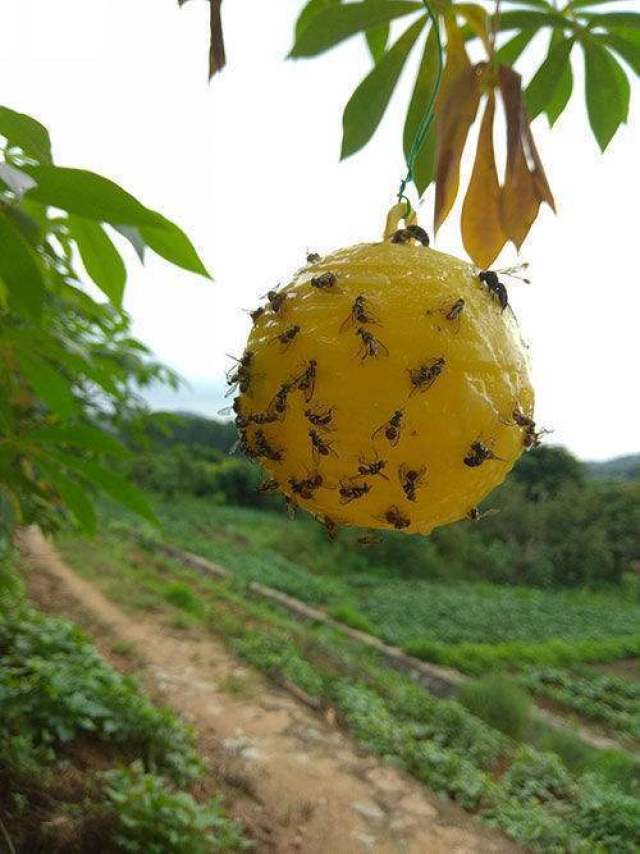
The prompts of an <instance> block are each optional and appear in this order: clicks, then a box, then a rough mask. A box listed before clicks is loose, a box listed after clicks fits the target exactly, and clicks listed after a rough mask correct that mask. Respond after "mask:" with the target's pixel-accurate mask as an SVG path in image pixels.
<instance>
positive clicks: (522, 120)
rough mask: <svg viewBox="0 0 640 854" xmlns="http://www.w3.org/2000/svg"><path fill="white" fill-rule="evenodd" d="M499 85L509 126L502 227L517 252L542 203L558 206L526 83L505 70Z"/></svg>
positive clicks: (509, 69) (500, 73) (501, 72)
mask: <svg viewBox="0 0 640 854" xmlns="http://www.w3.org/2000/svg"><path fill="white" fill-rule="evenodd" d="M499 85H500V91H501V93H502V100H503V102H504V108H505V116H506V122H507V166H506V171H505V181H504V186H503V190H502V226H503V228H504V231H505V233H506V235H507V237H508V238H509V240H511V241H513V243H514V244H515V245H516V247H517V248H520V246H521V245H522V242H523V241H524V239H525V237H526V236H527V234H528V233H529V229H530V228H531V226H532V224H533V222H534V220H535V218H536V216H537V215H538V209H539V208H540V204H541V202H543V201H544V202H547V204H548V205H549V206H550V207H551V208H552V210H555V203H554V199H553V196H552V194H551V190H550V189H549V185H548V183H547V178H546V175H545V173H544V169H543V167H542V163H541V162H540V157H539V155H538V152H537V149H536V147H535V143H534V141H533V137H532V135H531V129H530V127H529V121H528V117H527V114H526V111H525V107H524V98H523V93H522V81H521V78H520V75H519V74H517V73H516V72H515V71H514V70H513V69H512V68H507V66H504V65H503V66H501V67H500V69H499Z"/></svg>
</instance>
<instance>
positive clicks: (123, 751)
mask: <svg viewBox="0 0 640 854" xmlns="http://www.w3.org/2000/svg"><path fill="white" fill-rule="evenodd" d="M0 706H1V708H2V714H1V715H0V792H1V793H2V799H1V802H0V820H2V822H3V824H4V825H5V830H6V832H7V834H8V835H9V838H10V839H11V840H12V844H13V846H14V848H15V850H17V851H24V852H27V851H35V850H70V849H69V848H66V849H65V848H64V846H65V845H67V846H69V845H73V846H74V848H73V850H76V848H78V849H79V850H88V849H89V848H90V847H91V844H92V843H91V840H92V839H95V838H96V837H98V838H99V839H100V845H101V849H100V850H104V851H111V850H124V851H145V852H146V851H155V852H166V851H169V850H172V848H171V844H170V843H171V840H179V841H180V842H181V843H182V844H181V847H180V850H181V851H185V852H193V854H197V852H200V851H202V852H204V851H211V850H220V851H230V850H236V849H237V848H239V847H241V845H242V836H241V833H240V830H239V829H238V827H237V826H236V825H235V824H234V823H233V822H231V821H230V820H229V819H228V818H227V817H226V816H225V814H224V812H223V810H222V809H221V807H220V805H219V803H218V802H217V801H213V802H211V803H209V804H199V803H197V802H196V801H195V800H194V799H193V798H192V797H191V795H190V794H189V792H188V791H187V789H188V787H189V785H190V784H191V783H192V782H193V781H195V780H196V779H197V778H198V777H199V776H200V775H201V773H202V771H203V770H204V769H203V766H202V763H201V762H200V760H199V759H198V757H197V754H196V751H195V744H194V737H193V734H192V733H191V732H190V731H189V730H188V729H187V728H186V727H185V726H184V725H183V724H182V723H181V722H180V721H179V720H178V719H177V718H176V717H175V716H174V715H173V714H172V713H171V712H169V711H168V710H166V709H161V708H159V707H157V706H155V705H153V704H152V703H151V702H150V701H149V699H147V697H146V696H145V695H144V694H142V693H141V692H140V690H139V689H138V687H137V686H136V684H135V683H134V682H133V680H131V679H130V678H127V677H124V676H122V675H121V674H120V673H118V672H117V671H115V670H114V669H113V668H111V667H110V666H109V665H108V664H107V663H106V662H105V661H104V659H102V658H101V656H100V655H99V654H98V652H97V651H96V649H95V647H94V646H93V645H92V644H91V643H90V641H89V640H88V639H87V638H86V637H85V636H84V635H83V634H82V633H81V632H80V631H79V630H78V629H77V628H75V627H74V626H72V625H71V624H70V623H67V622H66V621H64V620H60V619H57V618H54V617H49V616H45V615H44V614H42V613H40V612H38V611H36V610H34V609H33V608H31V607H30V606H29V605H27V604H26V602H25V600H24V594H23V591H22V585H21V583H20V582H19V581H18V579H17V576H16V575H15V572H14V571H13V570H12V569H11V567H10V565H9V564H8V563H7V562H4V563H3V564H2V565H0ZM89 744H90V745H91V747H89ZM96 755H98V756H99V757H100V760H99V761H97V762H96V759H95V757H96ZM103 763H104V764H110V765H112V766H114V767H113V768H112V770H110V771H107V772H102V771H101V770H100V769H101V768H104V764H103ZM115 766H118V767H115ZM87 768H88V769H89V770H88V771H87V770H86V769H87ZM70 769H74V772H73V773H71V772H70ZM80 769H82V773H81V771H80ZM70 781H72V782H70ZM34 815H37V816H38V821H34V820H33V816H34Z"/></svg>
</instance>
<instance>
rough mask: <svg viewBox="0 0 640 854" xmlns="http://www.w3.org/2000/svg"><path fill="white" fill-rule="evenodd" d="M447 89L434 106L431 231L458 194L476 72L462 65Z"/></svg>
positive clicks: (477, 95) (476, 94)
mask: <svg viewBox="0 0 640 854" xmlns="http://www.w3.org/2000/svg"><path fill="white" fill-rule="evenodd" d="M465 56H466V54H465ZM447 89H448V91H447V93H446V98H444V99H441V100H440V103H439V107H438V159H437V164H438V165H437V173H436V201H435V211H434V231H437V230H438V229H439V228H440V226H441V225H442V223H443V222H444V221H445V219H446V218H447V215H448V214H449V211H450V210H451V208H452V207H453V204H454V202H455V200H456V196H457V195H458V185H459V183H460V159H461V157H462V152H463V151H464V146H465V143H466V141H467V136H468V135H469V129H470V128H471V125H472V124H473V121H474V119H475V117H476V113H477V112H478V105H479V103H480V84H479V80H478V74H477V72H476V69H475V68H474V67H473V66H471V65H470V64H467V66H466V67H464V65H463V67H462V69H461V70H460V71H459V72H458V73H457V74H456V76H455V79H454V80H453V82H452V83H450V84H449V86H448V87H447Z"/></svg>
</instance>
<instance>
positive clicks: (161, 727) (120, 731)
mask: <svg viewBox="0 0 640 854" xmlns="http://www.w3.org/2000/svg"><path fill="white" fill-rule="evenodd" d="M0 653H1V655H0V696H1V697H2V716H1V717H0V734H1V735H2V737H3V738H7V739H9V740H11V739H13V738H15V737H17V736H24V737H28V738H30V739H31V744H32V746H33V748H34V749H37V748H41V747H47V746H48V745H55V744H57V743H60V742H68V741H71V740H72V739H74V738H76V737H77V736H79V735H80V734H82V733H86V732H90V733H93V734H94V735H95V736H96V737H97V738H99V739H101V740H103V741H111V742H115V743H117V744H126V745H127V746H128V747H130V748H132V749H135V750H137V751H138V752H139V753H142V754H143V755H144V758H145V761H146V762H147V765H148V766H149V767H150V768H151V767H158V768H161V769H163V770H164V771H166V772H167V773H168V774H170V775H171V776H172V777H173V779H174V780H175V781H176V782H184V781H186V780H189V779H192V778H193V777H194V776H196V774H197V773H198V772H199V770H200V767H201V766H200V762H199V760H198V759H197V756H196V754H195V752H194V750H193V746H192V736H191V733H190V731H189V730H188V729H187V728H186V727H184V726H183V724H181V723H180V721H179V720H178V719H177V718H176V717H175V716H174V715H173V714H172V713H171V712H169V711H168V710H165V709H161V708H158V707H157V706H155V705H153V704H152V703H151V702H150V701H149V700H148V699H147V698H146V697H145V696H144V695H143V694H141V693H140V692H139V690H138V688H137V686H136V684H135V683H134V682H133V680H131V679H129V678H127V677H125V676H122V675H121V674H120V673H118V672H117V671H115V670H113V669H112V668H111V667H109V665H108V664H107V663H106V662H105V661H104V659H102V658H101V656H100V655H99V653H98V652H97V650H96V649H95V647H94V646H93V645H92V644H91V643H90V642H89V640H88V639H87V638H86V637H85V636H84V635H83V634H82V632H80V631H79V630H78V629H76V628H75V627H74V626H72V625H71V624H70V623H67V622H66V621H65V620H61V619H58V618H55V617H48V616H45V615H43V614H40V613H38V612H37V611H35V610H33V609H32V608H29V607H27V606H25V605H22V604H20V605H17V604H16V605H15V607H13V608H12V609H9V610H6V611H0ZM25 750H26V748H25ZM23 753H24V756H26V753H25V752H24V751H23ZM20 761H22V760H20Z"/></svg>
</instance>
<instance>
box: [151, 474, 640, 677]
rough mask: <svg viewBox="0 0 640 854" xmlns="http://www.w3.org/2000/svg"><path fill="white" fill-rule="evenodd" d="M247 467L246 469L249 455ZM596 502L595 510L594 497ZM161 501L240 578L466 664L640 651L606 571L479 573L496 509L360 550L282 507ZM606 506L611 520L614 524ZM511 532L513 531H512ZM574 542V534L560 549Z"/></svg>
mask: <svg viewBox="0 0 640 854" xmlns="http://www.w3.org/2000/svg"><path fill="white" fill-rule="evenodd" d="M241 465H243V466H245V467H246V468H248V465H247V464H246V463H241ZM634 486H635V484H634ZM575 488H576V487H575V486H571V489H572V490H573V489H575ZM592 488H596V487H592V485H590V484H589V482H586V483H585V486H584V492H586V493H588V494H589V493H590V490H591V489H592ZM600 488H602V487H601V486H598V487H597V489H600ZM607 488H609V487H607ZM611 488H612V489H614V490H615V489H618V487H611ZM511 489H512V487H510V486H509V487H507V488H506V489H505V490H504V491H503V499H502V500H504V502H505V503H506V505H507V506H505V508H504V512H505V514H506V513H507V512H508V513H510V514H511V518H512V519H513V518H515V516H516V509H515V507H516V505H515V502H514V501H513V493H512V492H511V491H509V490H511ZM515 489H516V490H517V489H519V487H515ZM626 490H627V487H622V494H623V496H624V497H623V499H622V501H623V502H627V501H628V504H625V507H626V508H627V509H626V510H625V512H628V513H630V514H631V515H630V516H629V517H628V518H632V517H633V514H635V513H637V512H638V508H637V507H636V504H635V499H634V498H633V495H632V494H631V493H627V491H626ZM256 500H258V501H262V500H264V498H263V497H260V496H258V498H257V499H256ZM563 500H564V499H563ZM566 500H567V502H568V500H569V499H568V497H567V499H566ZM589 501H594V507H595V499H593V498H589ZM555 502H556V499H554V498H550V497H549V498H546V499H543V498H538V499H536V500H525V499H524V498H523V499H522V503H521V504H520V505H519V506H520V507H521V508H522V512H523V513H526V514H531V513H534V514H535V513H538V512H541V513H544V514H545V518H549V519H551V517H552V514H551V506H553V507H556V506H557V505H556V503H555ZM154 508H155V511H156V513H157V515H158V517H159V518H160V519H161V522H162V526H163V532H164V534H163V536H164V537H165V538H167V539H169V540H171V541H173V542H174V543H176V544H178V545H182V546H183V547H184V548H186V549H188V550H190V551H195V552H197V553H199V554H202V555H203V556H205V557H209V558H210V559H212V560H214V561H218V562H220V563H222V564H223V565H224V566H226V567H228V568H229V569H231V570H232V571H233V572H234V575H235V577H236V579H237V581H238V583H239V584H247V583H249V582H251V581H259V582H261V583H263V584H268V585H270V586H272V587H275V588H277V589H279V590H282V591H283V592H286V593H289V594H290V595H293V596H295V597H297V598H299V599H302V600H303V601H305V602H308V603H310V604H314V605H322V606H323V607H324V608H326V609H327V610H328V612H329V613H330V614H332V616H334V617H335V618H336V619H338V620H342V621H343V622H345V623H346V624H348V625H351V626H353V627H354V628H359V629H362V630H367V631H369V632H371V633H373V634H376V635H378V636H379V637H381V638H383V639H384V640H386V641H388V642H390V643H392V644H397V645H399V646H401V647H403V648H404V649H405V650H407V651H408V652H410V653H412V654H413V655H417V656H418V657H422V658H425V659H427V660H432V661H436V662H439V663H442V664H448V665H451V666H454V667H456V668H458V669H461V670H463V671H465V672H469V673H474V674H475V673H482V672H485V671H487V670H493V669H502V668H505V667H508V668H521V667H523V666H526V665H528V664H533V665H539V666H556V667H557V666H561V667H564V666H568V665H572V664H575V663H578V662H581V661H607V660H614V659H616V658H622V657H625V656H633V655H637V654H638V651H639V650H640V634H639V633H638V625H639V617H640V600H638V597H637V593H634V594H632V596H631V597H630V596H629V591H628V588H627V586H625V587H621V586H619V585H615V584H611V583H606V584H604V583H603V579H602V578H599V580H598V582H597V583H596V586H595V589H592V590H589V589H584V588H583V589H566V587H565V588H561V589H553V588H550V587H549V586H548V585H547V586H545V587H544V588H542V587H537V588H532V587H530V586H526V585H524V584H523V583H521V581H520V579H519V578H517V577H514V576H512V581H513V582H518V581H520V583H511V584H504V583H500V584H499V583H496V581H493V580H492V581H486V580H483V581H477V580H472V579H473V578H474V577H475V578H477V577H478V575H479V574H480V573H481V571H482V567H483V566H487V570H488V571H487V575H488V576H489V578H494V577H495V566H491V563H490V561H491V557H492V556H493V555H498V556H499V555H501V554H502V553H503V549H504V550H507V549H509V548H510V543H509V540H506V541H505V542H504V543H501V542H499V541H495V540H493V539H491V540H490V541H489V542H488V543H487V546H486V550H485V546H484V539H483V538H484V536H485V535H484V533H483V531H482V530H481V529H482V526H483V524H484V523H485V521H486V522H487V524H489V523H493V521H494V518H495V519H498V518H499V516H496V517H490V518H489V519H487V520H482V522H481V523H480V524H478V525H471V524H461V525H459V526H454V527H451V528H448V529H444V530H443V531H441V532H436V533H435V534H434V535H433V537H431V538H430V539H428V540H421V539H418V538H406V537H403V536H402V535H388V536H385V537H384V539H383V542H382V543H381V544H380V545H379V546H375V547H371V548H368V549H363V548H361V547H358V546H357V544H356V543H355V542H354V539H355V538H354V536H353V535H352V534H350V533H349V532H344V533H343V534H341V536H340V537H339V538H338V541H337V542H336V543H335V544H333V545H332V544H330V543H329V542H328V541H327V540H326V538H325V536H324V533H323V531H322V530H321V528H320V527H319V526H316V525H315V524H314V523H312V522H311V521H310V520H307V519H301V520H299V521H296V522H292V521H290V520H288V519H287V518H286V517H285V516H284V514H280V515H276V513H275V512H265V511H264V510H258V509H251V508H240V507H231V506H224V505H213V504H212V503H211V502H209V501H207V502H203V501H202V499H195V498H193V497H189V496H188V495H185V496H181V497H179V498H174V499H173V500H172V501H171V502H165V501H162V500H160V501H158V502H156V503H155V504H154ZM616 512H617V511H616V510H615V502H612V503H609V504H607V505H601V510H600V511H599V513H598V514H597V515H595V517H594V522H593V524H594V527H595V526H600V530H605V529H606V524H612V525H613V521H616V526H617V525H619V524H620V522H619V520H616ZM609 513H610V514H611V516H610V517H609V518H610V519H611V520H612V521H611V522H610V523H607V521H606V520H607V517H608V514H609ZM546 514H548V517H547V516H546ZM500 515H502V514H500ZM603 516H604V517H605V518H604V519H603V518H602V517H603ZM518 524H519V525H521V526H523V525H524V523H523V522H522V521H521V522H519V523H518ZM551 524H552V523H551V522H550V525H551ZM508 527H509V526H508V525H506V526H505V529H508ZM514 527H515V526H514ZM620 527H621V528H622V529H623V530H625V531H628V532H629V533H630V538H629V540H628V545H626V546H624V549H626V551H625V552H624V553H625V554H626V557H625V560H628V558H629V556H630V555H632V554H636V553H637V552H636V551H635V549H636V548H637V544H636V541H635V540H636V537H637V531H635V530H634V529H627V528H626V523H625V524H622V525H620ZM615 529H616V528H615V527H613V528H612V534H613V530H615ZM541 531H542V532H543V533H544V529H542V526H541ZM580 534H581V531H580V528H579V526H576V527H575V529H574V531H573V534H571V536H573V537H574V539H575V542H576V543H579V537H580ZM545 535H546V536H549V535H550V532H549V531H547V532H546V533H545ZM504 536H505V538H506V537H508V536H510V535H509V534H508V533H507V531H506V530H505V534H504ZM488 539H489V538H488ZM568 540H569V535H567V537H566V538H565V542H564V544H563V545H564V547H568ZM618 545H619V546H620V547H622V546H623V544H622V543H619V544H618ZM239 546H241V547H239ZM622 553H623V550H622V548H621V551H620V554H621V555H622ZM592 557H593V556H592ZM630 563H631V561H630V560H629V561H628V563H622V567H624V568H626V567H627V566H628V565H630ZM601 568H602V567H600V569H601ZM558 569H560V565H558ZM594 574H597V573H596V572H595V558H594ZM623 577H624V573H623V572H621V578H623ZM559 580H560V579H559ZM408 581H410V583H407V582H408ZM634 596H635V599H634Z"/></svg>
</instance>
